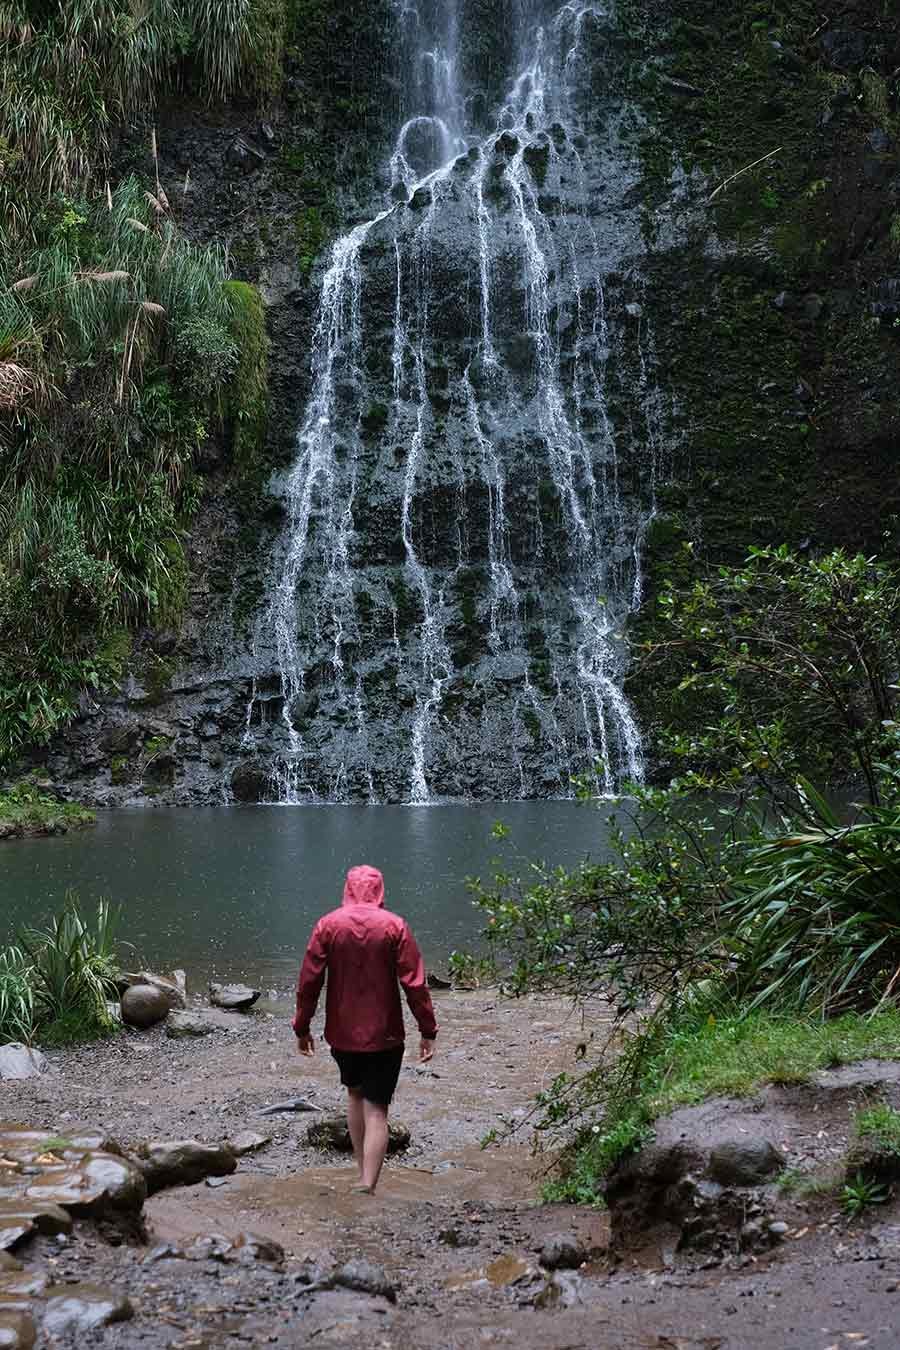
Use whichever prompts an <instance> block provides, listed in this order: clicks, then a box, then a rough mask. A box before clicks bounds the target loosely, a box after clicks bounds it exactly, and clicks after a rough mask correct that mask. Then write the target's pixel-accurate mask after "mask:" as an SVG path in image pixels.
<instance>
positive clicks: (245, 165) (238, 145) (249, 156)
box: [228, 136, 266, 173]
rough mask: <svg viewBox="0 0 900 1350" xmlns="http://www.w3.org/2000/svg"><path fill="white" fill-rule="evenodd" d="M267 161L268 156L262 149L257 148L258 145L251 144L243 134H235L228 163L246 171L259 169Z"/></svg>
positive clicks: (229, 148)
mask: <svg viewBox="0 0 900 1350" xmlns="http://www.w3.org/2000/svg"><path fill="white" fill-rule="evenodd" d="M265 162H266V157H265V155H264V154H263V153H262V151H261V150H257V148H256V146H255V145H251V144H250V142H249V141H246V140H245V139H244V137H243V136H235V138H234V140H233V141H232V142H231V145H230V146H229V147H228V163H229V164H231V165H233V166H234V167H235V168H236V169H243V170H244V171H245V173H249V172H251V171H252V170H253V169H258V168H259V167H260V165H261V164H265Z"/></svg>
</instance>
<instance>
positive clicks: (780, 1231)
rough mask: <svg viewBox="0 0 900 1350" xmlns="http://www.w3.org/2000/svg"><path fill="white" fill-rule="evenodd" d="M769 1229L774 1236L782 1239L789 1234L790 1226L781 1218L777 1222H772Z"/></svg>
mask: <svg viewBox="0 0 900 1350" xmlns="http://www.w3.org/2000/svg"><path fill="white" fill-rule="evenodd" d="M768 1231H769V1234H770V1235H771V1236H772V1237H773V1238H778V1239H781V1238H783V1237H785V1236H786V1235H787V1232H788V1226H787V1224H786V1223H782V1221H781V1220H780V1219H779V1220H778V1221H777V1223H770V1224H769V1225H768Z"/></svg>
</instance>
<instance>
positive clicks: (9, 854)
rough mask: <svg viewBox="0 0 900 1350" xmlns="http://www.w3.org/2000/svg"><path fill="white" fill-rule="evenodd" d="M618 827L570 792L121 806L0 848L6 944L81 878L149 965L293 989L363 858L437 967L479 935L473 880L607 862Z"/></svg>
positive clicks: (82, 887) (0, 929)
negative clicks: (83, 824)
mask: <svg viewBox="0 0 900 1350" xmlns="http://www.w3.org/2000/svg"><path fill="white" fill-rule="evenodd" d="M497 821H500V822H502V823H503V824H504V825H506V826H507V827H508V829H509V832H510V833H509V836H508V837H507V838H505V839H503V840H498V839H496V838H493V837H492V834H491V830H492V826H493V824H494V823H495V822H497ZM607 833H608V825H607V819H606V814H605V813H604V812H603V811H599V812H598V811H597V810H596V809H593V808H591V807H586V806H577V805H575V804H574V803H571V802H511V803H502V804H498V803H491V804H483V803H482V804H476V805H446V806H429V807H409V806H406V807H401V806H397V807H392V806H385V807H372V806H358V807H355V806H327V807H258V808H254V807H246V808H226V807H223V808H219V809H215V808H210V809H204V810H181V811H174V810H169V811H167V810H158V811H111V812H106V813H102V814H101V815H100V817H99V821H98V824H97V827H96V829H93V830H89V831H85V832H81V833H74V834H69V835H65V836H62V837H59V838H52V839H26V840H14V841H6V842H4V843H2V844H0V945H3V944H4V943H5V942H7V941H10V940H11V939H12V938H13V937H14V935H15V933H16V931H17V929H18V928H19V927H20V926H21V925H22V924H26V923H31V924H39V923H41V922H43V921H45V920H46V919H47V918H49V917H50V915H51V914H53V913H54V912H55V911H56V910H57V909H59V907H60V906H61V904H62V902H63V900H64V898H65V895H66V892H67V890H69V889H72V890H75V891H77V892H78V894H79V896H80V897H81V899H82V900H83V901H86V902H88V903H92V902H93V901H94V900H95V899H96V898H98V897H100V896H105V897H108V898H109V899H110V900H113V901H115V902H116V903H117V904H119V905H121V907H122V919H121V925H120V935H121V937H122V938H124V939H127V941H129V942H131V943H133V944H134V946H135V948H136V949H137V953H138V954H139V956H140V958H141V959H142V960H144V961H146V962H147V963H148V964H150V965H152V966H156V967H166V968H171V967H173V966H183V967H185V968H186V969H187V970H188V972H189V975H191V976H192V977H193V979H194V980H200V981H202V980H205V979H206V978H208V977H211V976H218V977H225V978H235V977H238V976H244V977H246V978H247V979H249V980H251V981H254V982H256V981H260V982H263V983H264V984H265V986H266V987H272V986H274V987H277V988H284V987H285V986H287V985H289V984H290V983H291V982H292V981H293V979H294V976H295V972H296V966H297V960H298V956H299V955H300V954H302V951H303V947H304V945H305V943H306V939H307V937H308V935H309V931H310V929H311V927H312V925H313V923H314V922H315V919H316V918H317V916H318V915H319V914H321V913H323V912H324V911H325V910H328V909H331V908H333V907H334V905H336V904H337V903H338V902H339V900H340V894H341V889H342V885H343V877H344V873H345V872H346V870H347V868H348V867H350V866H353V865H354V864H356V863H361V862H367V863H371V864H372V865H373V866H376V867H379V868H380V869H381V870H382V872H383V873H384V876H385V882H386V887H387V902H388V904H389V906H390V907H391V908H392V909H395V910H397V911H398V912H399V913H401V914H403V915H405V916H406V918H408V919H409V921H410V923H411V924H412V926H413V929H414V931H415V932H416V934H417V936H418V938H419V941H420V944H421V946H422V949H423V951H424V952H425V955H426V958H427V959H428V960H429V962H430V963H432V964H433V965H436V966H440V965H441V964H442V963H443V962H445V961H446V958H447V956H448V954H449V953H450V952H451V951H452V950H453V949H454V948H459V947H465V946H467V945H470V944H472V943H473V942H474V941H475V939H476V938H477V935H478V931H479V928H480V919H479V915H478V913H477V911H476V910H475V909H474V908H473V906H472V904H471V901H470V898H469V895H468V893H467V890H466V886H465V879H466V877H468V876H480V877H482V878H483V879H485V880H486V879H487V878H489V877H490V876H491V875H492V874H493V871H494V870H495V864H496V865H499V866H501V867H503V868H504V869H507V870H513V869H518V870H521V871H523V872H524V871H525V870H527V860H530V859H543V860H544V861H546V862H547V863H549V864H553V865H555V864H567V865H571V864H573V863H576V862H578V861H579V860H580V859H582V858H585V857H588V856H590V857H591V858H592V859H593V860H595V861H598V860H600V859H602V858H604V857H606V856H607V853H606V839H607Z"/></svg>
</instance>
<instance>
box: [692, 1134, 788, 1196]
mask: <svg viewBox="0 0 900 1350" xmlns="http://www.w3.org/2000/svg"><path fill="white" fill-rule="evenodd" d="M785 1165H786V1164H785V1158H784V1154H783V1153H781V1152H780V1151H779V1150H778V1149H777V1148H776V1147H775V1145H774V1144H772V1143H770V1142H769V1140H768V1139H751V1138H748V1139H728V1140H725V1141H724V1142H723V1143H720V1144H717V1145H716V1147H715V1148H714V1149H712V1150H711V1152H710V1155H709V1166H708V1169H707V1170H708V1172H709V1175H710V1176H711V1177H712V1179H713V1181H717V1182H718V1183H719V1184H720V1185H721V1186H759V1185H762V1184H763V1183H765V1182H766V1181H768V1180H769V1179H770V1178H771V1177H773V1176H774V1175H775V1174H776V1173H777V1172H781V1171H783V1170H784V1167H785Z"/></svg>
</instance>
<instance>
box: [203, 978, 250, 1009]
mask: <svg viewBox="0 0 900 1350" xmlns="http://www.w3.org/2000/svg"><path fill="white" fill-rule="evenodd" d="M261 993H262V990H260V989H250V988H248V986H247V985H246V984H212V983H211V984H210V986H209V1001H210V1003H212V1005H213V1006H214V1007H216V1008H226V1009H228V1010H229V1011H230V1012H247V1011H248V1010H249V1009H250V1008H252V1007H253V1005H254V1003H255V1002H256V1000H257V999H258V998H259V997H260V995H261Z"/></svg>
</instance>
